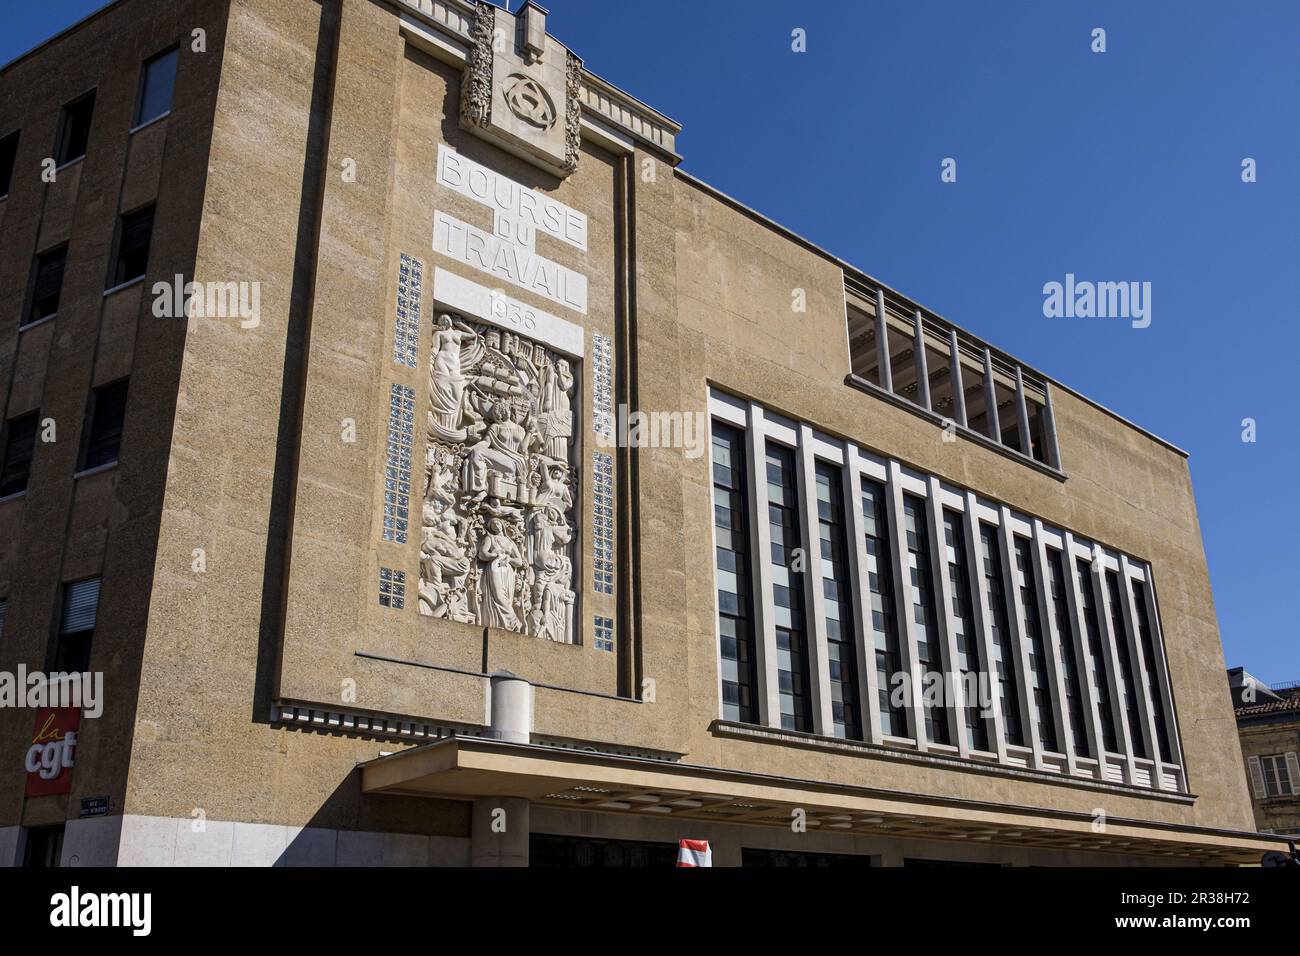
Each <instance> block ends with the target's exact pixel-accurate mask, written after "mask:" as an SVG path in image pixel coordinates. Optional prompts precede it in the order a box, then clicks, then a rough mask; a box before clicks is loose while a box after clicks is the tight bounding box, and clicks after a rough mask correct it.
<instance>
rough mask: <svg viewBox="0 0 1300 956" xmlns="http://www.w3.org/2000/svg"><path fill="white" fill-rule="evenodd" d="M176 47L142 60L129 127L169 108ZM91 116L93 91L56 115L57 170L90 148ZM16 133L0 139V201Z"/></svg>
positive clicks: (15, 149) (7, 183) (10, 171)
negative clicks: (132, 119)
mask: <svg viewBox="0 0 1300 956" xmlns="http://www.w3.org/2000/svg"><path fill="white" fill-rule="evenodd" d="M179 54H180V49H179V47H172V48H171V49H169V50H164V51H163V52H162V53H159V54H157V55H156V56H153V57H150V58H149V59H148V60H146V61H145V62H144V64H143V66H142V67H141V70H140V88H139V92H138V94H137V97H136V107H135V113H134V114H133V115H134V117H135V121H134V123H133V128H134V127H138V126H142V125H143V124H145V123H149V122H152V121H153V120H156V119H159V118H160V117H162V116H165V115H166V114H167V113H169V112H170V111H171V108H172V93H173V90H174V89H175V86H176V63H177V59H178V57H179ZM94 115H95V91H94V90H91V91H90V92H89V93H85V94H83V95H81V96H79V97H77V98H76V99H75V100H72V101H71V102H69V103H67V104H65V105H64V106H63V109H62V110H61V111H60V113H59V125H58V133H57V134H56V138H55V142H54V154H53V157H52V158H53V159H54V163H55V165H56V166H58V167H62V166H66V165H67V164H68V163H72V162H76V161H77V160H78V159H81V158H82V157H84V156H85V155H86V150H87V148H88V147H89V145H90V126H91V121H92V120H93V119H94ZM18 136H19V134H18V131H17V130H15V131H14V132H12V133H9V134H8V135H7V136H4V137H0V198H3V197H4V196H6V195H8V194H9V188H10V185H11V184H12V182H13V172H14V165H15V162H16V160H17V156H18Z"/></svg>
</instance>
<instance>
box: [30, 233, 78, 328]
mask: <svg viewBox="0 0 1300 956" xmlns="http://www.w3.org/2000/svg"><path fill="white" fill-rule="evenodd" d="M67 258H68V247H67V246H66V245H64V246H59V247H58V248H57V249H51V250H49V251H48V252H42V253H41V254H40V255H39V256H37V257H36V263H35V265H34V266H33V267H32V295H31V303H32V304H31V308H30V309H29V310H28V312H27V315H26V316H24V321H23V324H24V325H26V324H27V323H30V322H38V321H40V320H41V319H45V318H49V317H50V316H51V315H54V314H55V313H56V312H58V311H59V296H60V294H61V293H62V292H63V266H64V263H65V262H66V261H67Z"/></svg>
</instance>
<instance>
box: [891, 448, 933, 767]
mask: <svg viewBox="0 0 1300 956" xmlns="http://www.w3.org/2000/svg"><path fill="white" fill-rule="evenodd" d="M886 494H887V495H888V498H889V512H890V514H889V519H890V520H889V533H890V535H891V536H892V537H893V542H892V543H893V547H891V548H890V551H891V552H892V554H891V557H892V558H893V561H894V606H895V608H896V609H897V610H896V612H895V615H894V617H895V618H896V619H897V621H898V624H899V626H900V627H901V628H902V633H901V635H900V636H901V637H902V640H901V641H900V642H899V643H900V645H901V647H900V648H899V650H900V651H902V657H903V662H902V663H903V668H904V670H905V671H906V673H907V687H908V698H909V699H908V700H907V702H906V706H907V719H908V722H909V724H910V725H911V731H912V736H913V738H914V739H915V740H916V749H917V750H928V749H929V747H928V741H927V739H926V735H925V706H924V703H923V693H922V687H921V668H920V664H919V662H918V660H917V658H918V656H919V654H918V652H917V646H916V621H915V613H916V612H915V611H914V609H913V607H912V569H911V567H910V566H909V564H908V558H907V555H908V551H907V521H906V519H905V517H904V515H903V469H902V467H901V466H900V465H899V464H898V462H896V461H892V460H891V461H890V462H889V482H888V488H887V489H886ZM890 678H891V681H892V679H893V675H890ZM890 691H891V693H892V692H893V687H892V686H891V688H890Z"/></svg>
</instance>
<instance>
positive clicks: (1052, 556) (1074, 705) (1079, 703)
mask: <svg viewBox="0 0 1300 956" xmlns="http://www.w3.org/2000/svg"><path fill="white" fill-rule="evenodd" d="M1047 584H1048V591H1049V593H1050V594H1051V596H1052V616H1053V617H1054V618H1055V619H1056V636H1057V638H1058V641H1057V645H1056V653H1057V655H1058V656H1059V657H1060V659H1061V669H1062V670H1063V671H1064V672H1065V705H1066V710H1067V711H1068V713H1069V717H1070V730H1069V733H1070V740H1071V741H1072V742H1073V744H1074V752H1075V753H1076V754H1078V755H1079V756H1080V757H1091V756H1092V748H1090V747H1089V746H1088V728H1087V727H1086V726H1085V725H1084V722H1083V719H1084V718H1083V695H1082V691H1081V689H1080V687H1079V662H1078V659H1077V658H1076V657H1075V653H1074V627H1073V625H1072V623H1071V621H1070V604H1069V599H1068V598H1067V597H1066V595H1065V589H1066V588H1067V587H1069V586H1070V585H1069V580H1068V579H1067V578H1066V576H1065V565H1064V563H1063V561H1062V556H1061V552H1060V551H1057V550H1056V549H1055V548H1048V549H1047Z"/></svg>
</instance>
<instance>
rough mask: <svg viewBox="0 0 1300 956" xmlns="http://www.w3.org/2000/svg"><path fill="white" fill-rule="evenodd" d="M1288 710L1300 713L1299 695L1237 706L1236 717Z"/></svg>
mask: <svg viewBox="0 0 1300 956" xmlns="http://www.w3.org/2000/svg"><path fill="white" fill-rule="evenodd" d="M1288 710H1293V711H1295V712H1296V714H1297V715H1300V696H1296V697H1289V698H1287V699H1285V700H1270V701H1267V702H1266V703H1263V704H1248V705H1247V706H1245V707H1238V708H1237V711H1236V713H1237V716H1238V717H1258V716H1260V715H1261V714H1280V713H1283V712H1284V711H1288Z"/></svg>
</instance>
